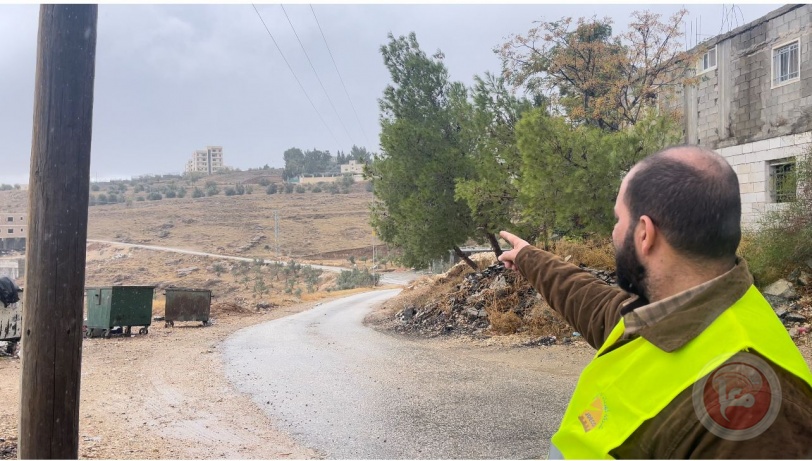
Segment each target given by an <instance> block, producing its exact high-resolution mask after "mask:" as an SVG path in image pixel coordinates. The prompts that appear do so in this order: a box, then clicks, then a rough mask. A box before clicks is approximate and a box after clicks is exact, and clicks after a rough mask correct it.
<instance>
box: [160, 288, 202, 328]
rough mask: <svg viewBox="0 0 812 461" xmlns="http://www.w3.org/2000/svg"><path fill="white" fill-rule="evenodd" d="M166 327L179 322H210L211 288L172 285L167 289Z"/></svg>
mask: <svg viewBox="0 0 812 461" xmlns="http://www.w3.org/2000/svg"><path fill="white" fill-rule="evenodd" d="M165 295H166V309H165V314H164V317H165V319H164V320H165V321H166V325H165V326H166V327H169V326H172V327H174V326H175V321H179V322H203V325H208V324H209V314H210V313H211V290H200V289H196V288H178V287H170V288H167V289H166V293H165Z"/></svg>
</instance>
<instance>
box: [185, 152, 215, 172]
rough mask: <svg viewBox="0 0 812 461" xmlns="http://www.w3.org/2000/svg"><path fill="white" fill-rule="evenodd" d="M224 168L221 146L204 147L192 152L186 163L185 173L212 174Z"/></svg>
mask: <svg viewBox="0 0 812 461" xmlns="http://www.w3.org/2000/svg"><path fill="white" fill-rule="evenodd" d="M223 168H225V163H224V161H223V147H222V146H206V148H205V149H199V150H196V151H194V153H193V154H192V158H190V159H189V160H188V161H187V162H186V169H185V171H186V173H192V172H199V173H206V174H212V173H214V172H216V171H219V170H222V169H223Z"/></svg>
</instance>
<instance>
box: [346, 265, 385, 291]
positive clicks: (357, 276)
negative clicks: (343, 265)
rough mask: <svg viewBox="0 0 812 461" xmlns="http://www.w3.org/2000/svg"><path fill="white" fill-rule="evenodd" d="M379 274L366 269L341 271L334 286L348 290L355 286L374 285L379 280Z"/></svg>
mask: <svg viewBox="0 0 812 461" xmlns="http://www.w3.org/2000/svg"><path fill="white" fill-rule="evenodd" d="M380 279H381V276H380V274H372V273H370V272H369V270H367V269H362V270H358V269H357V268H356V269H353V270H351V271H341V272H340V273H339V274H338V278H336V288H337V289H339V290H349V289H352V288H357V287H369V286H372V287H374V286H375V285H377V284H378V282H379V281H380Z"/></svg>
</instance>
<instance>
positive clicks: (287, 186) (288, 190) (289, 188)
mask: <svg viewBox="0 0 812 461" xmlns="http://www.w3.org/2000/svg"><path fill="white" fill-rule="evenodd" d="M293 188H294V186H293V184H291V183H286V184H285V193H286V194H292V193H293Z"/></svg>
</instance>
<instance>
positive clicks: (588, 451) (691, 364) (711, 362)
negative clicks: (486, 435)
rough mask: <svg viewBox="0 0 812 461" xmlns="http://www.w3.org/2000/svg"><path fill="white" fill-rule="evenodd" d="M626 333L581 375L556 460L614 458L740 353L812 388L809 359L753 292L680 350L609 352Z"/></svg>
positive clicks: (634, 347) (633, 344) (556, 439)
mask: <svg viewBox="0 0 812 461" xmlns="http://www.w3.org/2000/svg"><path fill="white" fill-rule="evenodd" d="M623 331H624V327H623V319H621V321H620V322H619V323H618V325H617V326H615V328H614V329H613V330H612V332H611V333H610V334H609V337H608V338H607V339H606V341H605V342H604V344H603V346H602V347H601V349H600V350H599V351H598V353H597V354H596V356H595V358H594V359H593V360H592V362H590V363H589V365H587V367H586V368H585V369H584V371H583V373H581V376H580V378H579V379H578V385H577V386H576V388H575V392H574V393H573V396H572V398H571V399H570V402H569V405H568V406H567V411H566V412H565V413H564V418H563V419H562V421H561V426H560V427H559V429H558V431H557V432H556V433H555V434H554V435H553V438H552V441H551V447H550V455H549V457H550V458H551V459H561V458H564V459H611V458H612V457H611V456H610V455H609V452H610V451H611V450H613V449H615V448H617V447H618V446H620V445H621V444H622V443H623V442H624V441H625V440H626V439H627V438H628V437H629V436H630V435H631V434H632V433H634V431H635V430H637V428H638V427H640V425H641V424H642V423H643V422H645V421H646V420H648V419H651V418H653V417H654V416H656V415H657V414H658V413H659V412H660V411H662V410H663V408H665V406H666V405H668V404H669V403H670V402H671V401H672V400H673V399H674V398H675V397H676V396H677V395H679V394H680V393H681V392H682V391H684V390H685V389H687V388H688V387H689V386H691V385H693V384H694V383H696V382H698V381H699V380H700V379H702V378H703V377H705V376H707V375H708V374H709V373H711V372H713V371H714V370H715V369H717V368H718V367H719V366H720V365H722V364H724V363H725V362H726V361H727V360H728V359H730V358H731V357H733V356H734V355H736V354H737V353H739V352H740V351H748V350H755V351H757V352H758V353H759V354H761V355H762V356H764V357H766V358H767V359H769V360H770V361H772V362H773V363H774V364H776V365H778V366H780V367H782V368H784V369H785V370H787V371H789V372H791V373H793V374H794V375H796V376H798V377H799V378H801V379H803V380H804V381H806V382H807V384H809V385H810V386H812V373H810V371H809V367H808V366H807V364H806V362H805V361H804V358H803V356H802V355H801V353H800V351H799V350H798V348H797V347H795V344H794V343H793V342H792V339H791V338H790V337H789V335H788V334H787V331H786V330H785V329H784V326H783V325H782V324H781V321H780V320H779V319H778V317H777V316H776V315H775V313H774V312H773V310H772V308H771V307H770V305H769V303H767V301H766V300H765V299H764V297H763V296H762V295H761V293H759V291H758V290H757V289H756V287H754V286H751V287H750V289H749V290H748V291H747V293H745V295H744V296H743V297H742V298H741V299H739V300H738V301H737V302H736V303H735V304H733V306H731V307H730V308H728V309H726V310H725V311H724V312H723V313H722V314H721V315H720V316H719V317H718V318H717V319H716V320H714V321H713V323H711V325H710V326H708V327H707V328H706V329H705V330H704V331H703V332H702V333H701V334H700V335H699V336H697V337H696V338H694V339H693V340H691V341H690V342H689V343H688V344H686V345H685V346H683V347H681V348H680V349H679V350H677V351H674V352H665V351H663V350H662V349H659V348H658V347H657V346H655V345H653V344H651V343H650V342H648V341H646V339H645V338H642V337H638V338H635V339H634V340H632V341H630V342H629V343H627V344H624V345H623V346H621V347H618V348H616V349H614V350H612V351H609V352H608V353H605V354H604V351H605V350H606V349H607V348H609V347H610V346H611V345H612V344H614V343H615V342H616V341H617V340H618V339H619V338H620V337H621V335H622V334H623ZM778 392H780V388H779V389H778ZM700 398H701V396H700Z"/></svg>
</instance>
